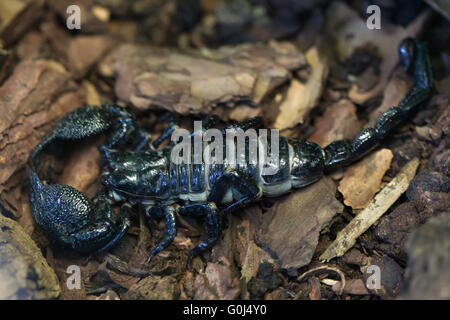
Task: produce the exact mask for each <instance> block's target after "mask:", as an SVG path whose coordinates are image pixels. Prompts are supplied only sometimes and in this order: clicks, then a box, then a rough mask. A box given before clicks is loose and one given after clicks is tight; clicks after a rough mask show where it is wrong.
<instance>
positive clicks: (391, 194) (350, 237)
mask: <svg viewBox="0 0 450 320" xmlns="http://www.w3.org/2000/svg"><path fill="white" fill-rule="evenodd" d="M418 166H419V159H417V158H414V159H413V160H411V161H410V162H408V163H407V164H406V165H405V166H404V167H403V168H402V170H401V171H400V172H399V173H398V175H397V176H396V177H395V178H394V179H392V181H391V182H389V183H388V184H387V185H386V186H385V187H384V188H383V189H382V190H381V191H380V192H379V193H378V194H377V195H376V196H375V197H374V198H373V200H372V201H371V202H370V204H369V205H368V206H367V207H366V208H365V209H364V210H363V211H361V212H360V213H359V214H358V215H357V216H356V217H355V218H353V219H352V221H350V223H349V224H348V225H347V226H346V227H345V228H344V229H343V230H341V231H340V232H339V233H338V235H337V237H336V240H334V241H333V243H332V244H331V245H330V246H329V247H328V248H327V249H326V250H325V252H324V253H323V254H322V255H321V256H320V260H322V261H330V260H331V259H333V258H335V257H340V256H342V255H343V254H344V253H345V252H347V250H348V249H350V248H351V247H353V245H354V244H355V243H356V239H357V238H358V237H359V236H360V235H362V234H363V233H364V232H365V231H366V230H367V229H368V228H369V227H370V226H371V225H373V224H374V223H375V221H377V220H378V219H379V218H380V217H381V216H382V215H383V214H384V213H385V212H386V211H387V210H388V209H389V208H390V207H391V206H392V204H394V202H395V201H397V199H398V198H399V197H400V196H401V195H402V194H403V193H404V192H405V191H406V189H407V188H408V186H409V183H410V181H411V180H412V179H413V178H414V175H415V173H416V170H417V167H418Z"/></svg>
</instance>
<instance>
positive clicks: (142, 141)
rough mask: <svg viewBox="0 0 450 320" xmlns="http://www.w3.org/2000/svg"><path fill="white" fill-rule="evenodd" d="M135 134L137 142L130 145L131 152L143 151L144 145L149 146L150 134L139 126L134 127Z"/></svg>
mask: <svg viewBox="0 0 450 320" xmlns="http://www.w3.org/2000/svg"><path fill="white" fill-rule="evenodd" d="M135 135H136V139H137V142H136V144H135V145H134V146H133V147H132V151H133V152H139V151H143V150H144V149H145V147H149V142H150V141H151V139H152V135H151V134H150V133H148V132H147V131H146V130H145V129H143V128H140V127H139V128H136V131H135Z"/></svg>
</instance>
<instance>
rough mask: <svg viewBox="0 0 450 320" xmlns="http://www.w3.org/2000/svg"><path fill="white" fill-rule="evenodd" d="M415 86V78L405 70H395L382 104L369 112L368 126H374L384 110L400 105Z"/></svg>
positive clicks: (385, 90) (384, 93)
mask: <svg viewBox="0 0 450 320" xmlns="http://www.w3.org/2000/svg"><path fill="white" fill-rule="evenodd" d="M412 86H413V79H412V78H411V77H410V76H408V75H407V74H405V73H403V72H401V73H400V72H394V74H393V76H392V78H391V79H390V80H389V82H388V83H387V85H386V88H385V89H384V92H383V101H382V102H381V104H380V106H379V107H378V108H376V109H375V110H374V111H372V112H371V113H370V114H369V122H368V124H367V127H374V126H375V122H376V120H377V119H378V118H379V117H380V116H381V114H382V113H383V112H385V111H386V110H388V109H389V108H391V107H395V106H398V104H399V102H400V101H401V100H402V99H403V98H404V97H405V96H406V94H407V93H408V91H409V90H410V89H411V88H412Z"/></svg>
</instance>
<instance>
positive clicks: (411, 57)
mask: <svg viewBox="0 0 450 320" xmlns="http://www.w3.org/2000/svg"><path fill="white" fill-rule="evenodd" d="M399 55H400V61H401V63H402V64H403V67H404V69H405V71H406V72H411V73H412V74H413V75H414V79H415V84H414V87H413V88H412V89H411V90H410V91H409V92H408V94H407V95H406V96H405V97H404V98H403V99H402V100H401V102H400V104H399V105H398V106H396V107H392V108H390V109H389V110H387V111H386V112H384V113H383V114H382V115H381V116H380V117H379V118H378V119H377V121H376V124H375V127H374V128H365V129H363V130H362V131H361V132H360V133H359V134H358V135H357V136H356V137H355V138H354V139H353V141H347V140H339V141H334V142H332V143H331V144H329V145H328V146H326V147H325V148H323V149H322V148H321V147H319V146H318V145H317V144H315V143H312V142H308V141H298V140H288V139H286V138H283V137H280V139H279V162H278V168H277V169H278V170H277V172H276V174H273V175H265V174H264V170H260V167H259V166H258V165H251V164H248V165H243V166H242V165H239V167H233V168H230V167H227V165H226V164H225V165H223V164H222V165H217V164H214V165H209V164H208V165H206V164H204V163H203V164H202V163H200V164H175V163H173V162H171V160H170V157H169V154H170V150H171V149H172V148H174V146H176V145H175V144H173V143H172V144H169V145H168V146H166V147H164V148H162V149H161V148H158V147H159V145H160V144H161V143H162V142H163V141H164V140H165V139H166V138H168V137H170V136H171V133H172V132H173V131H174V130H175V129H176V128H177V125H176V121H169V128H168V129H167V131H166V132H165V133H163V134H162V135H161V136H160V137H159V138H158V139H156V140H155V141H154V142H153V143H151V144H150V140H151V137H150V134H148V133H147V132H146V131H145V130H143V129H142V128H140V127H137V126H136V124H135V120H134V118H133V116H132V115H131V114H130V113H129V112H128V111H127V110H126V109H124V108H121V107H118V106H111V105H103V106H101V107H95V106H85V107H82V108H79V109H77V110H75V111H73V112H71V113H69V114H68V115H66V116H65V117H64V118H63V119H62V120H61V121H60V122H59V123H58V124H57V125H56V126H55V127H54V128H53V130H52V131H50V133H48V134H47V135H46V136H45V137H44V138H43V140H42V141H41V143H40V144H39V145H38V146H37V147H36V148H35V149H34V151H33V153H32V156H31V173H30V185H31V188H30V202H31V209H32V214H33V217H34V219H35V220H36V222H37V224H38V225H39V226H41V227H42V229H44V230H45V231H46V233H47V234H48V235H49V236H50V237H51V238H53V239H54V240H56V241H57V242H59V243H61V244H63V245H68V246H70V247H71V248H73V249H75V250H78V251H84V252H98V251H102V250H105V249H107V248H109V247H110V246H111V245H113V244H114V243H115V242H117V241H118V240H119V239H120V238H121V237H122V236H123V235H124V234H125V232H126V230H127V228H128V226H129V225H130V221H129V216H130V212H131V208H132V206H133V205H135V204H142V205H143V206H144V208H145V212H146V215H147V216H148V217H149V218H157V219H164V221H165V229H166V230H165V237H164V239H163V240H162V241H161V242H160V243H159V244H158V245H157V246H156V248H154V249H153V251H152V252H151V253H150V256H149V260H150V258H151V257H152V256H154V255H155V254H157V253H158V252H159V251H161V250H163V249H164V248H166V247H167V246H168V245H169V244H170V243H171V242H172V241H173V239H174V237H175V235H176V218H177V215H188V216H193V217H198V218H205V220H206V233H207V237H206V239H205V240H204V241H202V242H200V243H199V244H197V245H196V246H195V247H194V248H193V249H192V250H191V254H193V255H196V254H199V253H200V252H202V251H204V250H206V249H208V248H210V247H211V246H212V245H213V244H214V243H215V242H216V241H217V239H218V237H219V235H220V223H219V209H218V208H225V209H224V210H223V212H227V211H229V210H231V209H233V208H237V207H241V206H245V205H247V204H249V203H251V202H254V201H256V200H258V199H260V198H261V197H263V196H279V195H282V194H285V193H287V192H289V191H290V190H291V189H293V188H294V189H295V188H300V187H304V186H307V185H309V184H311V183H314V182H315V181H317V180H319V179H320V178H321V177H322V175H323V174H324V172H326V171H330V170H333V169H335V168H337V167H341V166H345V165H348V164H349V163H351V162H353V161H356V160H358V159H359V158H361V157H363V156H364V155H366V154H367V153H368V152H370V151H371V150H372V149H374V148H375V147H376V146H377V144H378V143H379V142H380V141H381V140H382V139H384V138H385V137H386V136H388V135H389V134H391V132H392V131H393V130H394V129H395V128H397V127H398V126H399V125H400V124H401V123H402V122H404V121H405V120H406V119H407V118H408V117H409V116H410V115H411V114H412V113H413V112H414V111H415V110H416V109H417V107H418V106H420V105H424V104H425V103H426V102H427V101H428V99H429V98H430V97H431V94H432V90H433V76H432V72H431V64H430V61H429V56H428V52H427V47H426V45H425V44H424V43H421V42H419V41H417V40H415V39H411V38H408V39H405V40H403V41H402V42H401V44H400V47H399ZM209 119H210V120H212V121H210V123H209V124H208V125H207V126H205V127H208V126H212V124H214V121H213V120H214V118H212V117H211V118H209ZM260 120H261V119H259V118H251V119H247V120H245V121H243V122H240V123H237V124H235V125H233V126H230V127H228V128H236V127H239V128H242V129H244V130H245V129H248V128H255V127H258V126H259V125H260V124H261V121H260ZM106 131H108V132H109V134H108V137H107V142H106V144H105V145H103V146H101V147H100V148H99V150H100V152H101V154H102V158H103V162H104V171H103V174H102V177H101V181H102V183H103V185H104V186H105V188H104V190H102V191H100V192H99V193H98V194H97V196H96V197H95V198H94V199H93V200H92V201H89V200H88V199H87V197H86V196H84V195H83V194H82V193H81V192H79V191H77V190H76V189H74V188H72V187H70V186H64V185H57V184H44V183H42V181H41V180H40V178H39V176H38V174H37V172H36V169H35V167H36V165H37V161H38V158H39V155H40V153H41V151H42V150H43V149H45V147H46V146H47V145H49V144H51V143H52V142H53V141H54V140H56V139H62V140H71V139H81V138H85V137H88V136H91V135H94V134H98V133H102V132H106ZM131 136H134V137H135V138H136V139H134V141H136V142H135V144H134V145H133V146H132V147H131V150H129V149H126V148H124V147H123V146H124V144H125V142H127V141H129V138H131ZM115 202H120V203H122V206H121V214H120V215H119V218H117V219H116V218H115V215H114V214H113V209H112V204H113V203H115ZM92 205H93V206H92Z"/></svg>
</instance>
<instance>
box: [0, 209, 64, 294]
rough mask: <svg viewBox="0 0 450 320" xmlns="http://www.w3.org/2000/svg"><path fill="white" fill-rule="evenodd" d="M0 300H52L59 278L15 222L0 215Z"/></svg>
mask: <svg viewBox="0 0 450 320" xmlns="http://www.w3.org/2000/svg"><path fill="white" fill-rule="evenodd" d="M0 243H1V245H0V299H8V300H10V299H14V300H16V299H18V300H28V299H55V298H57V297H58V296H59V294H60V287H59V282H58V278H57V277H56V274H55V272H54V271H53V269H52V268H50V266H49V265H48V263H47V261H46V260H45V258H44V257H43V256H42V253H41V251H40V249H39V248H38V247H37V246H36V244H35V243H34V242H33V240H31V238H30V237H29V236H28V235H27V234H26V233H25V232H24V231H23V229H22V227H21V226H20V225H19V224H18V223H17V222H15V221H13V220H11V219H9V218H4V217H3V216H2V215H1V214H0Z"/></svg>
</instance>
